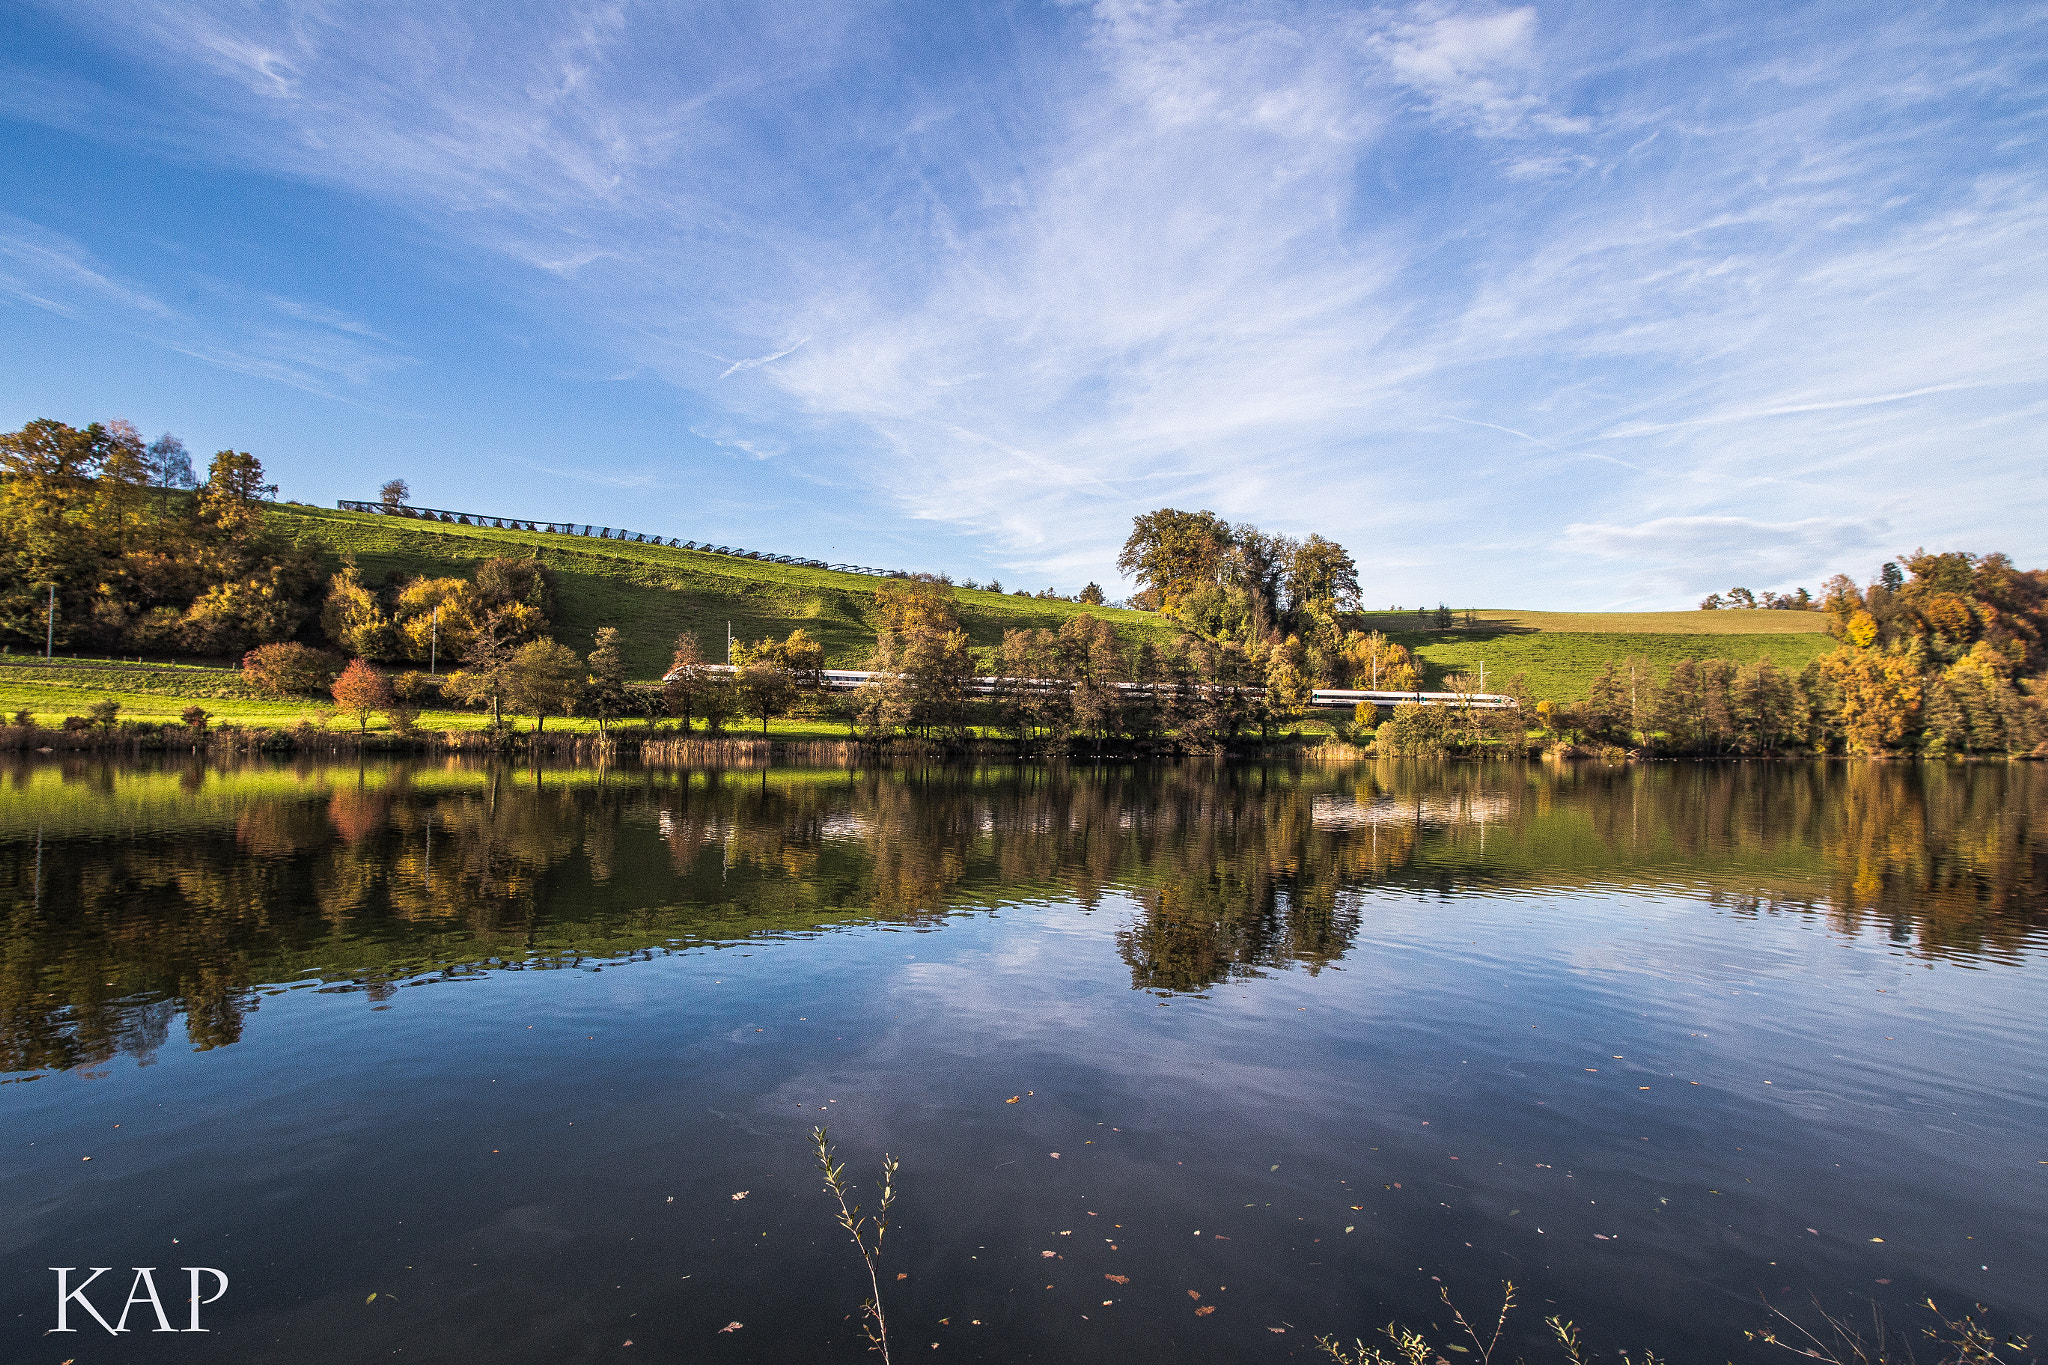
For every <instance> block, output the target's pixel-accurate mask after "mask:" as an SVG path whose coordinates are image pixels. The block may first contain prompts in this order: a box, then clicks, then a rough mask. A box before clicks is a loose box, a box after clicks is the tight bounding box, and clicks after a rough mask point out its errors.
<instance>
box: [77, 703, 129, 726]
mask: <svg viewBox="0 0 2048 1365" xmlns="http://www.w3.org/2000/svg"><path fill="white" fill-rule="evenodd" d="M85 713H86V714H87V715H88V716H91V717H92V719H93V723H94V724H96V725H105V726H111V725H112V724H113V723H114V717H116V716H118V715H120V714H121V703H120V702H117V701H115V700H114V699H113V698H112V697H109V698H107V700H105V701H96V702H94V703H93V704H92V705H91V706H88V707H86V708H85Z"/></svg>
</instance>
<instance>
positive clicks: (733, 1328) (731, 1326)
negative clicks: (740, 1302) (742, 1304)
mask: <svg viewBox="0 0 2048 1365" xmlns="http://www.w3.org/2000/svg"><path fill="white" fill-rule="evenodd" d="M744 1326H746V1324H745V1323H743V1322H728V1323H727V1324H726V1325H725V1326H723V1327H721V1328H719V1329H718V1335H719V1336H724V1335H725V1334H726V1333H727V1332H737V1331H739V1330H740V1328H742V1327H744Z"/></svg>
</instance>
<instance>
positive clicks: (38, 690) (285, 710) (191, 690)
mask: <svg viewBox="0 0 2048 1365" xmlns="http://www.w3.org/2000/svg"><path fill="white" fill-rule="evenodd" d="M138 671H139V670H138ZM212 671H213V670H199V669H193V670H189V671H181V675H180V681H181V682H182V680H183V678H186V677H192V676H193V675H203V674H205V673H209V672H212ZM167 672H168V671H167ZM50 673H51V676H49V677H43V676H40V675H41V674H42V670H40V669H31V668H23V667H0V713H4V714H5V715H6V716H10V717H11V716H12V715H13V714H14V713H15V712H16V711H29V712H32V713H33V714H34V715H35V717H36V723H37V724H39V725H43V726H46V727H50V728H55V727H56V726H59V725H61V724H63V722H64V718H65V717H66V716H82V715H85V714H86V710H87V708H88V707H90V706H92V704H93V703H95V702H101V701H115V702H119V703H120V704H121V714H120V719H121V720H148V721H159V722H164V721H175V720H177V719H178V717H179V713H180V712H182V711H183V710H184V709H185V708H186V707H188V706H194V705H197V706H202V707H204V708H206V713H207V715H208V717H209V718H210V723H212V724H215V725H238V726H251V727H253V726H265V727H270V728H273V729H275V728H284V729H289V728H291V727H293V726H296V725H298V724H299V723H300V722H301V721H308V720H310V721H315V722H318V721H319V720H320V717H321V712H322V710H323V707H322V705H321V702H320V700H319V699H317V698H307V699H305V700H303V701H272V700H267V699H257V698H253V697H250V696H247V695H246V694H237V693H236V692H234V691H232V690H228V691H227V695H218V694H216V692H215V691H214V690H213V688H211V687H210V686H209V685H208V684H207V683H206V682H204V681H200V680H198V678H194V680H193V681H191V682H190V683H188V684H185V685H184V686H181V687H174V686H172V685H170V684H168V683H164V684H159V685H158V686H156V687H153V688H151V689H149V690H146V691H145V690H139V689H133V688H129V687H126V686H123V685H122V684H121V683H120V682H119V681H118V680H119V679H120V678H123V677H129V676H134V674H133V673H114V672H112V671H111V670H109V671H108V672H107V673H106V674H102V673H101V671H100V670H92V671H90V672H88V671H87V670H85V669H64V668H61V667H60V668H57V669H53V670H50ZM225 676H227V677H229V678H234V679H237V680H239V678H240V675H239V674H235V673H227V674H226V675H225ZM224 690H226V689H224ZM324 709H326V710H329V711H331V710H332V708H331V707H328V708H324ZM514 719H515V720H516V721H517V722H518V726H519V728H520V729H521V730H522V731H525V730H531V729H532V728H533V720H532V718H531V717H529V716H519V717H515V718H514ZM489 721H490V713H489V712H487V711H460V710H439V709H436V710H428V711H422V712H421V713H420V717H419V726H420V728H421V729H423V730H478V729H482V728H483V727H484V726H485V725H486V724H488V723H489ZM325 723H326V727H327V728H328V729H330V730H353V729H354V728H355V720H354V718H353V717H350V716H345V715H340V714H332V715H329V716H328V717H327V719H326V722H325ZM389 728H390V726H389V725H387V724H386V723H385V721H384V718H383V717H382V716H375V717H373V718H372V719H371V722H370V729H371V730H372V731H374V732H382V731H385V730H388V729H389ZM596 730H597V722H596V721H594V720H590V719H587V718H584V717H580V716H579V717H563V716H551V717H549V719H548V732H549V733H550V734H552V733H555V732H557V731H562V732H569V733H576V732H583V731H589V732H595V731H596ZM697 733H698V734H699V735H700V736H701V735H702V733H703V723H702V721H699V722H698V729H697ZM725 733H726V735H727V736H728V737H730V738H735V739H749V738H756V739H757V738H759V737H760V734H761V725H760V722H759V721H754V722H748V721H745V720H740V719H735V720H734V721H733V722H731V723H729V724H728V725H727V726H726V731H725ZM768 736H769V738H771V739H788V740H800V739H845V738H846V737H847V730H846V724H845V722H843V721H838V720H829V719H822V718H821V719H803V718H793V719H788V720H777V721H774V722H771V723H770V725H769V728H768Z"/></svg>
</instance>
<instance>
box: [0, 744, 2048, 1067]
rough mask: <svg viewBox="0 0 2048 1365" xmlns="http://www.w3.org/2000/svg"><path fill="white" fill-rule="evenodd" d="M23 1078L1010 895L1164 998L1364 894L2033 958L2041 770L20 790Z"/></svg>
mask: <svg viewBox="0 0 2048 1365" xmlns="http://www.w3.org/2000/svg"><path fill="white" fill-rule="evenodd" d="M0 780H4V785H0V900H4V904H5V911H6V914H7V928H6V932H5V934H4V935H0V1067H4V1068H5V1069H6V1070H8V1071H10V1072H16V1073H20V1072H30V1071H41V1070H49V1069H69V1068H77V1067H86V1066H92V1065H96V1064H99V1063H103V1062H105V1061H107V1060H109V1059H110V1058H113V1057H115V1056H117V1055H120V1054H126V1055H128V1056H131V1057H133V1058H134V1059H135V1060H136V1061H137V1062H140V1063H143V1064H147V1063H148V1062H149V1061H150V1060H151V1058H152V1056H153V1055H154V1054H155V1052H156V1051H157V1050H158V1049H159V1048H161V1047H163V1046H164V1045H165V1044H166V1042H167V1041H168V1040H169V1038H170V1036H171V1032H172V1030H173V1028H174V1027H175V1026H177V1024H178V1022H179V1019H180V1016H182V1027H183V1032H184V1036H185V1038H186V1039H187V1040H188V1041H189V1043H190V1044H191V1045H192V1046H194V1047H198V1048H210V1047H218V1046H221V1045H224V1044H228V1043H232V1042H234V1041H236V1039H237V1038H239V1037H240V1036H241V1032H242V1029H243V1027H244V1019H245V1017H246V1016H247V1015H248V1014H249V1013H250V1012H251V1011H253V1010H254V1009H256V1008H257V1007H258V1006H259V1005H260V1004H261V1001H262V999H263V998H264V994H265V992H266V991H274V990H276V989H282V988H285V987H288V986H293V985H303V986H306V987H308V988H314V989H327V990H360V991H364V992H367V993H368V994H370V995H371V996H372V997H373V998H375V999H378V1000H382V999H384V998H387V997H388V996H389V995H390V994H391V993H392V992H393V991H395V990H396V989H397V988H398V985H399V983H401V982H407V981H416V980H420V979H423V977H428V976H432V975H436V974H438V975H441V976H458V975H466V974H473V973H475V972H477V971H490V970H509V969H519V970H530V969H544V968H549V967H559V966H569V965H579V964H583V963H587V962H589V961H591V960H593V959H606V958H617V957H621V956H629V955H641V954H649V953H658V952H666V951H671V950H674V949H676V948H678V947H686V946H690V945H693V944H699V943H704V942H716V941H729V940H734V939H739V938H744V937H747V936H751V935H759V934H775V933H791V932H805V931H813V930H817V929H819V928H823V927H828V926H832V925H838V924H849V923H857V922H869V921H874V920H878V919H879V920H886V921H893V922H901V923H910V924H916V923H922V922H927V921H932V920H935V919H937V918H940V917H944V916H949V915H956V914H961V913H971V912H974V911H977V910H983V909H988V908H993V907H996V906H998V905H1001V904H1005V903H1016V902H1018V901H1030V900H1041V899H1054V898H1058V899H1064V900H1071V901H1074V902H1078V903H1079V904H1080V905H1081V906H1083V907H1086V908H1091V909H1092V908H1096V907H1099V906H1101V905H1103V904H1104V903H1105V901H1106V900H1107V899H1108V898H1110V897H1112V896H1115V897H1120V898H1123V900H1124V901H1126V902H1128V904H1129V905H1131V906H1133V907H1134V908H1135V913H1133V914H1132V917H1131V921H1130V923H1129V925H1128V926H1127V927H1126V928H1125V929H1124V930H1123V931H1122V932H1120V933H1119V934H1118V935H1117V936H1116V940H1115V941H1116V948H1117V951H1118V952H1119V953H1120V954H1121V956H1122V958H1123V961H1124V963H1125V964H1127V966H1128V968H1129V970H1130V975H1131V983H1132V985H1133V987H1135V988H1137V989H1142V990H1154V991H1162V992H1201V991H1204V990H1207V989H1209V988H1211V987H1213V986H1215V985H1216V984H1218V983H1220V982H1223V981H1225V980H1227V979H1231V978H1247V977H1256V976H1259V975H1261V974H1262V973H1264V972H1267V971H1269V970H1272V969H1276V968H1282V967H1288V966H1300V967H1303V968H1305V969H1307V970H1309V971H1311V972H1314V971H1317V970H1319V969H1320V968H1322V967H1323V966H1325V965H1327V964H1329V963H1332V962H1334V961H1336V960H1338V959H1340V958H1342V957H1343V956H1344V955H1345V953H1346V952H1347V951H1348V950H1349V949H1350V948H1351V946H1352V944H1353V942H1354V940H1355V938H1356V936H1357V935H1358V933H1359V931H1360V927H1361V924H1362V922H1363V921H1364V919H1365V917H1366V916H1367V915H1369V914H1370V913H1371V911H1370V904H1371V902H1370V896H1369V893H1373V892H1375V891H1377V892H1381V893H1385V892H1394V893H1419V894H1442V895H1449V894H1453V893H1460V894H1493V893H1497V892H1502V891H1513V892H1518V893H1519V892H1528V891H1532V890H1539V891H1549V892H1561V893H1570V892H1573V891H1582V890H1594V889H1605V890H1611V889H1614V888H1616V887H1638V888H1643V889H1655V890H1660V891H1674V892H1679V893H1683V894H1692V895H1697V896H1700V897H1703V898H1707V899H1711V900H1713V901H1715V902H1717V903H1719V904H1722V905H1724V906H1731V907H1733V908H1734V909H1735V910H1737V911H1738V912H1739V913H1743V914H1806V915H1813V916H1816V917H1820V918H1822V919H1824V920H1825V922H1826V923H1828V924H1830V925H1831V926H1833V927H1834V928H1836V929H1838V930H1839V931H1841V932H1843V933H1859V932H1865V931H1868V930H1870V929H1873V928H1875V929H1877V930H1879V931H1881V932H1882V933H1884V934H1885V935H1887V936H1888V937H1889V938H1890V939H1891V940H1893V941H1894V942H1896V943H1897V944H1899V945H1902V946H1903V947H1904V948H1906V949H1908V950H1910V951H1912V952H1916V953H1920V954H1925V955H1927V956H1929V957H1936V958H1960V959H1972V958H1979V957H1994V958H2004V959H2012V958H2016V957H2017V956H2018V954H2019V953H2020V951H2021V949H2022V947H2023V946H2024V945H2026V944H2027V942H2028V941H2029V939H2030V936H2037V935H2038V934H2039V933H2040V931H2041V929H2042V925H2043V918H2044V910H2048V894H2044V887H2048V840H2044V834H2048V815H2044V801H2043V796H2044V781H2048V779H2044V776H2043V774H2042V773H2041V771H2040V769H2039V768H2038V767H2037V766H2034V765H1981V766H1968V767H1964V766H1956V767H1932V766H1904V765H1878V764H1867V763H1856V764H1849V763H1810V764H1765V763H1751V764H1733V765H1725V766H1720V765H1713V766H1710V765H1687V764H1666V765H1655V766H1647V767H1642V766H1638V767H1578V768H1570V769H1566V768H1559V767H1556V766H1542V765H1520V764H1517V765H1499V766H1482V765H1476V764H1462V765H1459V764H1425V763H1405V764H1404V763H1385V764H1377V765H1364V766H1357V767H1342V768H1339V767H1329V768H1316V767H1308V768H1293V769H1289V768H1278V767H1247V766H1235V767H1233V766H1225V765H1212V764H1206V763H1185V764H1176V765H1152V766H1144V767H1109V768H1083V767H1042V766H1041V767H1023V768H1010V767H987V768H943V769H925V770H915V771H872V772H857V773H849V772H843V771H838V770H825V771H820V770H777V771H753V772H747V773H732V774H726V773H721V772H716V771H711V772H702V771H699V772H674V771H662V770H643V769H630V770H618V769H611V770H597V769H565V770H534V769H530V768H529V769H514V768H510V767H505V766H493V765H471V764H463V763H446V764H435V765H418V764H403V763H395V764H390V765H387V766H376V767H367V768H356V767H326V766H318V765H310V764H302V765H298V766H282V765H248V766H239V767H230V766H224V767H207V766H201V765H196V764H195V765H192V766H182V767H168V766H159V767H151V766H117V765H113V764H107V763H98V762H86V761H74V762H66V763H34V764H21V765H17V766H14V767H12V768H10V769H8V770H6V771H5V772H4V774H0Z"/></svg>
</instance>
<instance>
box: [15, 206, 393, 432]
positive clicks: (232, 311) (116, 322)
mask: <svg viewBox="0 0 2048 1365" xmlns="http://www.w3.org/2000/svg"><path fill="white" fill-rule="evenodd" d="M184 285H185V292H186V293H188V294H196V295H199V296H200V297H202V298H204V297H206V296H208V295H211V296H213V299H214V300H215V301H220V300H229V301H231V304H232V306H231V307H229V308H227V309H225V310H223V311H222V313H215V312H214V311H213V310H211V309H209V310H206V311H205V312H198V311H194V310H191V309H189V308H173V307H172V306H170V305H169V304H167V303H165V302H163V301H162V300H161V299H159V298H157V297H156V296H155V295H154V294H153V293H152V292H151V291H150V290H148V289H146V288H144V287H143V286H142V285H140V284H139V283H137V282H134V281H131V280H124V279H122V278H120V277H119V275H118V273H117V272H115V271H113V270H112V269H110V268H109V267H107V266H106V265H105V264H104V263H102V262H100V261H99V260H98V259H96V258H95V257H94V255H93V254H92V253H91V252H90V251H88V250H87V249H86V248H85V247H84V246H83V245H81V244H80V243H78V242H77V241H74V240H72V239H71V238H69V237H66V236H64V235H62V234H59V233H53V232H50V231H48V230H46V229H44V228H42V227H40V226H38V225H36V224H34V223H31V222H28V221H26V220H24V219H21V218H18V217H16V216H15V215H12V214H8V213H4V212H0V294H7V295H11V296H12V297H14V298H16V299H19V300H21V301H22V302H24V303H28V304H31V305H33V306H35V307H37V308H40V309H43V310H45V311H47V312H50V313H55V314H57V315H58V316H60V317H65V318H69V319H71V320H72V321H74V322H79V321H89V322H91V323H93V324H94V325H97V326H101V327H108V328H112V329H115V330H119V331H123V332H126V333H128V334H130V335H134V336H140V337H144V338H146V339H148V340H151V341H154V342H156V343H157V344H159V345H162V346H164V347H166V348H167V349H170V350H173V351H176V352H178V353H179V354H181V355H186V356H190V357H191V358H193V359H195V360H199V361H203V362H205V363H206V364H209V365H216V366H219V367H220V368H222V369H226V370H233V371H235V372H237V373H240V374H246V375H253V376H256V377H258V378H262V379H269V380H273V381H276V382H278V383H281V384H285V385H288V386H290V387H292V388H296V389H302V390H305V391H307V392H312V393H321V394H328V395H334V394H337V393H339V392H341V391H343V390H345V389H347V388H348V387H350V386H359V385H361V384H364V383H366V382H367V381H369V380H370V379H372V378H374V377H376V376H378V375H380V374H384V373H387V372H389V371H390V370H392V369H394V368H397V367H398V366H400V365H403V364H405V363H406V358H405V357H404V356H402V355H400V354H398V353H396V352H395V351H393V350H391V349H390V348H389V347H388V346H384V345H374V346H373V345H372V343H382V342H384V340H385V339H384V338H383V337H380V336H378V335H377V333H376V332H375V331H374V330H373V329H371V328H370V327H368V326H367V325H366V324H364V323H362V322H360V321H359V320H357V319H355V318H352V317H350V316H348V315H347V314H345V313H341V312H338V311H336V310H334V309H331V308H326V307H323V306H320V305H317V304H308V303H302V302H299V301H296V300H293V299H289V298H284V297H282V296H279V295H276V294H264V295H250V294H248V293H247V292H246V291H244V290H242V289H241V288H239V287H237V286H233V285H230V284H226V283H224V282H222V281H218V280H210V279H187V280H186V281H184ZM223 315H224V316H226V317H228V318H231V319H232V320H233V323H232V326H229V327H223V326H222V325H221V322H220V319H221V317H222V316H223Z"/></svg>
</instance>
